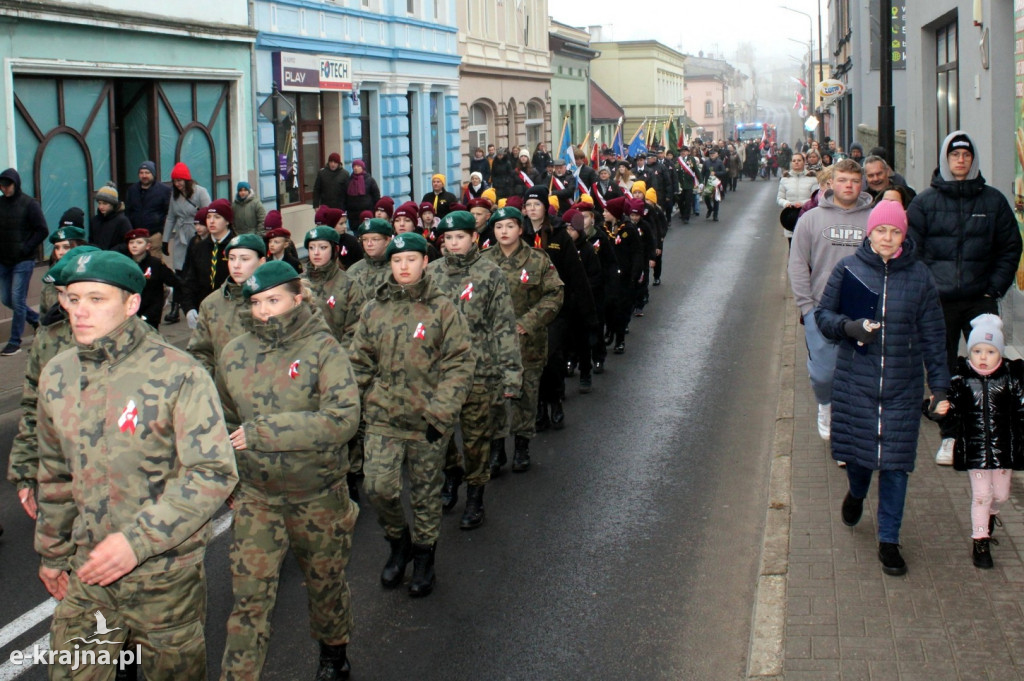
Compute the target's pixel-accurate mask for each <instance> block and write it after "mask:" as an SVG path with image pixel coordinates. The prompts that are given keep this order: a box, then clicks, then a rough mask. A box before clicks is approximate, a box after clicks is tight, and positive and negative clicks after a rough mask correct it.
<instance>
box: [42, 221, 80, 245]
mask: <svg viewBox="0 0 1024 681" xmlns="http://www.w3.org/2000/svg"><path fill="white" fill-rule="evenodd" d="M58 241H85V230H84V229H82V228H81V227H77V226H75V225H69V226H68V227H59V228H58V229H57V231H56V232H54V233H53V234H51V235H50V243H51V244H55V243H57V242H58Z"/></svg>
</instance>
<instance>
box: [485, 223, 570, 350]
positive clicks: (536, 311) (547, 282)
mask: <svg viewBox="0 0 1024 681" xmlns="http://www.w3.org/2000/svg"><path fill="white" fill-rule="evenodd" d="M484 256H485V257H488V258H492V259H493V260H494V262H495V263H497V265H498V267H500V268H501V271H502V272H503V273H504V274H505V279H506V281H508V288H509V291H511V292H512V307H513V309H514V310H515V313H516V323H517V324H518V325H519V326H521V327H523V329H525V330H526V333H525V334H523V335H520V336H519V352H520V354H521V355H522V359H523V366H524V367H532V368H536V367H538V366H544V365H545V364H547V361H548V324H550V323H551V322H552V321H554V319H555V317H557V316H558V311H559V310H561V309H562V300H563V298H564V295H565V291H564V288H565V287H564V285H563V284H562V280H561V278H559V276H558V272H557V271H556V270H555V266H554V265H553V264H552V263H551V258H549V257H548V254H547V253H545V252H544V251H542V250H540V249H537V248H530V247H529V246H527V245H526V244H525V243H520V244H519V248H518V249H517V250H516V252H515V253H513V254H512V255H510V256H508V257H505V254H504V253H502V252H501V248H500V247H495V248H488V249H487V250H486V251H484Z"/></svg>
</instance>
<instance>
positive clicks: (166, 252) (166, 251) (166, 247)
mask: <svg viewBox="0 0 1024 681" xmlns="http://www.w3.org/2000/svg"><path fill="white" fill-rule="evenodd" d="M170 246H171V244H170V243H169V242H167V241H165V242H164V243H163V245H162V246H161V247H160V250H161V251H163V252H164V255H170V254H171V248H170Z"/></svg>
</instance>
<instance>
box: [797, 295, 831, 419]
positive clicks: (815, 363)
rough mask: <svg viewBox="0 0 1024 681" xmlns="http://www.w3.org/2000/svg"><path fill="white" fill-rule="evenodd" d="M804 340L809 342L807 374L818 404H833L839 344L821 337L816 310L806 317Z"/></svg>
mask: <svg viewBox="0 0 1024 681" xmlns="http://www.w3.org/2000/svg"><path fill="white" fill-rule="evenodd" d="M804 338H805V340H806V341H807V374H808V375H809V376H810V378H811V389H812V390H813V391H814V399H815V400H817V402H818V404H829V403H831V402H832V375H833V374H834V373H835V372H836V356H837V355H838V354H839V343H833V342H832V341H830V340H829V339H827V338H825V337H824V336H822V335H821V331H819V330H818V324H817V322H815V321H814V310H811V311H810V312H808V313H807V314H805V315H804Z"/></svg>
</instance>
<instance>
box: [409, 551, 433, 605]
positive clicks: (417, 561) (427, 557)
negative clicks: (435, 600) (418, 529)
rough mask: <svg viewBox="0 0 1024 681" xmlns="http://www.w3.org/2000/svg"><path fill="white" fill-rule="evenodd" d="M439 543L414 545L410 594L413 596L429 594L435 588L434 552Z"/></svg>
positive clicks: (420, 596)
mask: <svg viewBox="0 0 1024 681" xmlns="http://www.w3.org/2000/svg"><path fill="white" fill-rule="evenodd" d="M435 551H437V544H413V545H412V581H411V582H409V595H410V596H412V597H413V598H422V597H424V596H429V595H430V592H431V591H433V590H434V553H435Z"/></svg>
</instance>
